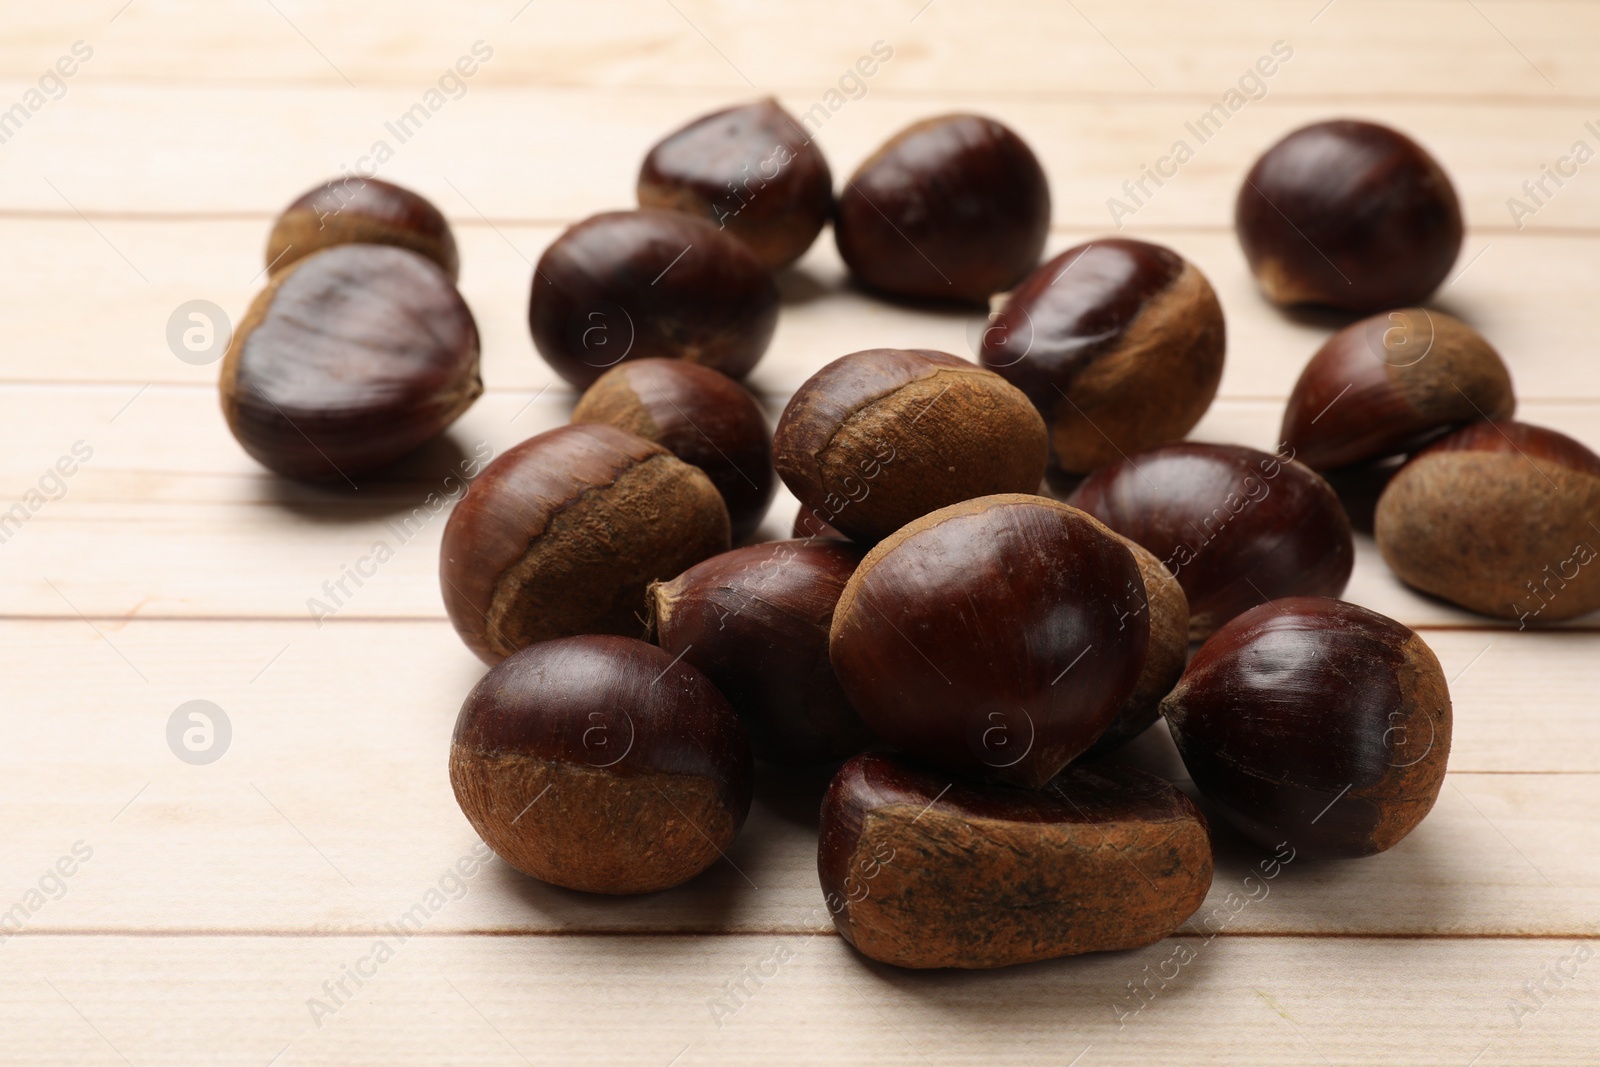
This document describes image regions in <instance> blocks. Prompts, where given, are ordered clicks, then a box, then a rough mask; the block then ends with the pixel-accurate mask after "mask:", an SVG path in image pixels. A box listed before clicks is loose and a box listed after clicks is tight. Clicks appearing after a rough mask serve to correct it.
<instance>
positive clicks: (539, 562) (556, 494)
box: [439, 423, 729, 664]
mask: <svg viewBox="0 0 1600 1067" xmlns="http://www.w3.org/2000/svg"><path fill="white" fill-rule="evenodd" d="M728 543H729V542H728V509H727V507H726V506H724V504H723V503H722V497H721V496H720V495H719V494H718V493H717V489H716V486H714V485H712V484H711V479H709V478H707V477H706V475H705V472H704V471H702V470H701V469H700V468H699V467H691V466H690V465H689V464H687V463H685V462H683V461H682V460H680V459H679V458H678V457H676V456H674V455H673V454H672V453H671V452H668V451H667V450H666V449H665V448H662V447H661V446H660V445H658V444H655V443H654V442H652V441H646V440H645V439H644V438H642V437H639V436H637V435H635V434H631V433H626V432H624V431H622V430H619V429H617V428H616V427H614V426H606V425H604V424H599V423H585V424H582V425H578V426H562V427H560V428H558V429H554V430H550V431H549V432H547V433H542V434H539V435H538V436H537V437H531V438H529V439H528V440H526V441H524V442H522V443H521V444H520V445H517V446H516V447H515V448H512V449H510V450H508V451H506V452H504V453H502V454H501V455H499V456H497V457H496V458H495V460H494V461H493V462H492V463H490V464H489V465H488V466H487V467H485V468H484V470H483V473H482V474H480V475H478V477H477V479H476V480H475V481H473V483H472V485H471V486H470V487H469V488H468V489H467V492H466V494H465V495H464V496H463V497H462V498H461V502H460V503H458V504H457V505H456V507H455V510H454V511H453V512H451V513H450V521H449V522H448V523H446V524H445V528H444V537H443V540H442V542H441V544H440V546H439V584H440V588H441V591H442V592H443V594H444V606H445V610H446V611H447V612H448V613H449V615H450V622H451V623H452V624H453V625H454V626H455V628H456V633H458V634H460V635H461V639H462V640H463V641H465V642H466V644H467V647H468V648H470V649H472V651H473V652H475V653H476V654H477V655H478V657H479V658H480V659H482V660H483V661H484V662H485V663H491V664H493V663H498V662H500V661H501V660H502V659H505V658H506V657H507V656H509V655H511V654H512V653H513V652H515V651H516V650H517V649H519V648H523V647H525V646H527V645H531V644H535V643H537V642H540V641H548V640H551V639H553V638H557V637H571V636H575V635H578V634H620V635H622V636H625V637H643V636H644V634H645V605H646V601H645V591H646V589H647V588H648V587H649V585H650V583H651V582H655V581H660V580H662V579H664V578H670V577H672V576H673V575H675V574H679V573H681V572H682V571H683V570H684V568H686V567H689V566H692V565H694V564H696V563H699V562H700V561H701V560H703V559H705V558H707V557H708V556H714V555H716V554H717V553H718V552H726V551H727V550H728Z"/></svg>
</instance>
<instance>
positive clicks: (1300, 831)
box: [1161, 597, 1451, 857]
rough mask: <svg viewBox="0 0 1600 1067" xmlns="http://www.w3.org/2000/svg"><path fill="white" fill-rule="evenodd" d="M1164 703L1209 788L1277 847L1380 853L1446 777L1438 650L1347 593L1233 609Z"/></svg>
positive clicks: (1445, 710) (1428, 804) (1417, 817)
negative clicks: (1339, 596) (1232, 616)
mask: <svg viewBox="0 0 1600 1067" xmlns="http://www.w3.org/2000/svg"><path fill="white" fill-rule="evenodd" d="M1161 712H1162V714H1163V715H1164V716H1165V717H1166V719H1167V723H1168V725H1169V726H1171V728H1172V738H1173V740H1174V741H1175V742H1176V743H1177V746H1178V752H1179V753H1180V754H1181V755H1182V756H1183V763H1184V766H1185V767H1187V768H1188V770H1189V774H1190V775H1191V776H1192V777H1193V779H1194V783H1195V785H1196V786H1198V787H1199V789H1200V792H1201V793H1202V794H1203V795H1204V796H1205V798H1206V799H1207V800H1209V801H1211V802H1212V803H1213V804H1215V805H1216V806H1217V808H1218V809H1220V810H1221V812H1222V813H1223V815H1225V816H1226V817H1227V819H1228V821H1229V822H1231V823H1233V825H1234V826H1236V827H1238V829H1239V830H1240V831H1241V832H1242V833H1243V834H1244V835H1245V836H1246V837H1249V838H1250V839H1251V840H1252V841H1255V842H1256V843H1257V844H1260V845H1264V846H1266V847H1268V848H1273V847H1276V846H1277V845H1278V844H1280V843H1282V842H1287V843H1288V844H1289V845H1290V846H1291V847H1292V848H1294V849H1295V851H1296V852H1300V853H1304V854H1306V855H1308V856H1313V857H1316V856H1330V857H1354V856H1368V855H1371V854H1373V853H1375V852H1382V851H1383V850H1385V849H1387V848H1391V847H1393V846H1394V845H1395V844H1397V843H1398V842H1399V841H1400V839H1401V838H1403V837H1405V836H1406V834H1408V833H1410V832H1411V831H1412V829H1414V828H1415V827H1416V825H1417V824H1418V823H1419V822H1421V821H1422V818H1423V816H1425V815H1427V814H1428V811H1429V809H1431V808H1432V807H1433V802H1434V800H1435V799H1436V798H1437V797H1438V795H1439V790H1440V788H1441V787H1442V786H1443V785H1444V772H1445V762H1446V760H1447V759H1448V758H1449V755H1450V727H1451V715H1450V692H1449V688H1448V686H1447V685H1446V683H1445V677H1444V672H1443V671H1442V670H1441V669H1440V667H1439V661H1438V659H1437V658H1435V657H1434V654H1433V652H1432V650H1430V649H1429V648H1428V646H1427V645H1426V644H1425V643H1424V642H1423V641H1422V639H1421V638H1420V637H1418V636H1417V635H1416V634H1414V633H1412V632H1411V631H1410V630H1409V629H1407V628H1406V627H1404V626H1402V625H1400V624H1399V623H1397V622H1395V621H1394V620H1393V619H1390V618H1386V617H1385V616H1382V615H1379V614H1378V613H1376V612H1373V611H1368V610H1367V609H1366V608H1361V607H1357V606H1356V605H1354V604H1347V603H1345V602H1343V601H1340V600H1333V599H1330V598H1327V597H1290V598H1287V599H1284V600H1275V601H1272V602H1271V603H1268V604H1262V605H1260V606H1258V607H1255V608H1252V609H1251V610H1250V611H1247V612H1245V613H1244V614H1243V615H1240V616H1238V617H1237V618H1235V619H1233V620H1232V621H1231V622H1229V623H1228V624H1227V625H1225V626H1224V627H1222V629H1220V630H1218V631H1217V632H1216V633H1215V634H1213V635H1212V637H1211V639H1210V640H1208V641H1207V642H1206V643H1205V644H1204V645H1203V646H1202V647H1201V649H1200V651H1199V652H1197V653H1195V657H1194V659H1193V660H1192V661H1191V662H1190V664H1189V668H1188V670H1186V671H1185V672H1184V675H1183V679H1182V680H1181V681H1180V682H1179V683H1178V687H1177V688H1176V689H1174V690H1173V692H1172V694H1171V695H1170V696H1168V697H1167V699H1166V700H1165V701H1164V702H1163V703H1162V705H1161Z"/></svg>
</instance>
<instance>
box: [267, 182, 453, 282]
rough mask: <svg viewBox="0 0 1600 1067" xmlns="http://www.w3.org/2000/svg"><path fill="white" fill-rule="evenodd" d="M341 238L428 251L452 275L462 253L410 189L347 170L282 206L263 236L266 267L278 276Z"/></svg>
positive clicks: (441, 219) (430, 207)
mask: <svg viewBox="0 0 1600 1067" xmlns="http://www.w3.org/2000/svg"><path fill="white" fill-rule="evenodd" d="M341 244H380V245H394V246H396V247H398V248H408V249H410V250H411V251H413V252H415V253H417V254H418V255H422V256H426V257H428V258H429V259H431V260H433V261H434V262H435V263H437V264H438V265H439V269H440V270H442V271H444V272H445V274H447V275H449V277H450V280H451V281H455V280H456V278H457V276H459V274H460V273H461V258H460V255H459V254H458V253H457V251H456V239H455V235H454V234H453V233H451V232H450V224H449V223H448V222H446V221H445V218H444V216H443V215H442V214H440V213H439V209H438V208H436V207H434V206H433V204H432V203H430V202H429V201H428V200H427V199H425V198H424V197H421V196H418V195H417V194H416V193H413V192H412V191H411V190H410V189H405V188H402V187H401V186H398V185H393V184H391V183H389V182H386V181H381V180H379V179H377V178H363V177H360V176H358V175H345V176H343V177H340V178H335V179H330V180H329V181H327V182H324V183H323V184H321V185H319V186H317V187H316V188H314V189H308V190H307V191H306V192H305V193H303V194H301V195H300V196H299V197H298V198H296V199H295V201H294V203H292V204H290V205H289V206H288V207H286V208H284V209H283V214H281V215H279V216H278V221H277V222H276V223H274V224H273V227H272V235H271V236H270V237H269V238H268V239H267V270H268V271H269V272H270V273H271V274H272V275H273V276H276V275H277V274H278V273H279V272H280V271H282V270H284V269H285V268H287V267H288V266H290V265H291V264H293V263H296V262H299V261H300V260H302V259H304V258H305V257H306V256H309V255H310V254H311V253H313V252H317V251H320V250H322V249H324V248H331V247H332V246H334V245H341Z"/></svg>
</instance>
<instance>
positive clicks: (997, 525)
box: [829, 493, 1150, 788]
mask: <svg viewBox="0 0 1600 1067" xmlns="http://www.w3.org/2000/svg"><path fill="white" fill-rule="evenodd" d="M1149 639H1150V622H1149V611H1148V608H1147V606H1146V604H1145V591H1144V584H1143V580H1142V577H1141V575H1140V573H1139V567H1138V565H1137V564H1136V563H1135V562H1134V559H1133V556H1132V554H1131V553H1130V552H1129V551H1128V550H1127V549H1126V548H1124V547H1123V546H1122V545H1121V544H1120V543H1119V542H1118V541H1117V539H1116V538H1115V537H1113V536H1112V535H1111V534H1110V533H1108V532H1107V531H1106V530H1105V529H1104V528H1103V527H1102V526H1101V525H1100V524H1099V523H1097V522H1095V521H1094V520H1093V519H1090V518H1089V517H1088V516H1086V515H1084V514H1083V513H1082V512H1080V511H1078V510H1077V509H1075V508H1070V507H1067V506H1066V505H1065V504H1060V503H1057V502H1056V501H1053V500H1048V499H1045V498H1044V497H1037V496H1026V495H1023V494H1020V493H1017V494H1007V495H1003V496H990V497H982V498H979V499H977V500H968V501H964V502H962V503H960V504H954V505H951V506H950V507H947V508H943V509H941V510H939V511H935V512H933V513H932V514H929V515H925V516H923V517H922V518H920V519H917V520H916V521H915V522H912V523H909V524H907V525H906V526H904V527H903V528H901V529H900V530H898V531H896V532H895V533H894V534H893V535H892V536H890V537H888V538H886V539H885V540H883V541H881V542H879V544H878V545H877V546H876V547H875V548H873V549H872V551H871V552H869V553H868V554H867V556H866V558H865V560H863V561H862V564H861V566H860V567H858V568H857V569H856V572H855V574H854V575H852V576H851V578H850V581H849V583H848V584H847V585H846V586H845V589H844V593H843V594H842V595H841V596H840V598H839V603H838V606H837V607H836V608H835V609H834V613H833V631H832V634H831V637H830V641H829V649H830V657H831V659H832V661H833V668H834V671H835V672H837V674H838V676H839V681H840V683H841V684H842V685H843V686H844V691H845V693H846V695H848V696H849V697H850V702H851V703H852V704H854V705H855V707H856V710H858V711H859V712H860V713H861V717H862V718H863V719H865V720H866V723H867V725H868V726H869V727H871V728H872V730H873V732H874V733H876V734H877V735H878V736H879V737H881V738H882V739H883V740H884V741H886V742H888V743H889V744H890V745H892V746H894V747H895V748H899V749H901V750H903V751H905V752H906V753H908V754H910V755H913V756H915V757H917V758H920V759H923V760H926V761H928V762H929V763H932V764H934V765H936V766H939V767H942V768H945V769H947V770H950V771H954V772H956V773H961V774H970V775H976V776H979V777H987V778H993V779H996V780H999V781H1004V782H1011V783H1014V784H1018V785H1023V786H1027V787H1030V788H1039V787H1041V786H1043V785H1044V783H1045V782H1047V781H1049V780H1050V778H1051V777H1053V776H1054V775H1055V774H1056V773H1057V772H1058V771H1060V770H1061V768H1062V767H1064V766H1066V764H1067V763H1068V762H1069V761H1070V760H1072V759H1073V758H1074V757H1076V756H1077V755H1079V754H1080V753H1082V752H1083V751H1084V750H1086V749H1087V748H1088V747H1089V746H1090V745H1091V744H1093V743H1094V742H1095V740H1096V739H1097V738H1099V736H1100V735H1101V734H1102V733H1104V732H1105V729H1106V727H1107V726H1109V725H1110V724H1111V721H1112V720H1113V719H1114V718H1115V717H1116V715H1117V713H1118V711H1119V709H1120V708H1121V707H1122V705H1123V703H1124V702H1125V701H1126V700H1127V698H1128V696H1129V694H1130V693H1132V691H1133V687H1134V684H1135V683H1136V682H1137V680H1138V677H1139V673H1140V669H1141V667H1142V666H1143V664H1144V660H1145V652H1146V649H1147V647H1148V645H1149Z"/></svg>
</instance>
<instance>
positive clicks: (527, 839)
mask: <svg viewBox="0 0 1600 1067" xmlns="http://www.w3.org/2000/svg"><path fill="white" fill-rule="evenodd" d="M751 779H752V774H751V762H750V745H749V743H748V742H747V741H746V740H745V736H744V731H743V730H742V729H741V728H740V726H739V720H738V717H737V716H735V715H734V713H733V709H732V708H730V707H728V702H727V701H725V700H723V699H722V695H721V694H720V693H718V692H717V690H716V687H715V686H713V685H712V684H711V683H710V682H708V681H706V679H705V677H704V676H703V675H701V674H700V672H699V671H697V670H695V669H694V668H693V667H691V666H689V665H688V664H686V663H683V662H680V661H677V660H674V659H673V658H672V657H670V656H668V655H667V654H666V653H665V652H662V651H661V650H660V649H659V648H656V647H655V646H654V645H647V644H645V643H644V642H643V641H635V640H633V639H632V638H628V637H607V636H584V637H568V638H563V639H561V640H558V641H546V642H544V643H543V644H538V645H533V646H531V647H529V648H525V649H523V650H522V651H520V652H518V653H517V654H516V655H514V656H512V657H510V658H509V659H507V660H506V661H505V662H504V663H501V664H500V665H499V666H498V667H495V668H494V669H493V670H492V671H490V672H489V673H488V674H486V675H484V676H483V679H482V680H481V681H479V682H478V684H477V686H475V687H474V688H473V690H472V692H471V693H470V694H468V696H467V700H466V703H464V704H462V705H461V714H460V717H459V718H457V719H456V729H455V737H454V738H453V740H452V742H451V745H450V784H451V786H452V787H453V788H454V789H455V794H456V802H457V803H459V804H460V805H461V810H462V812H463V813H464V814H465V815H466V817H467V821H468V822H470V823H472V828H473V829H474V830H476V831H478V835H479V836H480V837H482V838H483V840H484V842H485V843H486V844H487V845H488V846H489V847H490V848H492V849H494V851H495V853H496V854H497V855H498V856H499V857H500V858H501V859H503V860H505V861H506V862H507V863H509V864H511V866H513V867H515V868H516V869H517V870H519V871H522V872H523V873H524V874H531V875H532V876H533V877H535V878H538V879H539V880H541V881H544V882H549V883H551V884H552V885H559V886H565V887H566V888H568V889H580V890H583V891H584V892H586V893H653V892H655V891H657V890H660V889H667V888H670V887H671V886H675V885H678V884H679V883H681V882H686V881H688V880H689V879H690V878H693V877H694V876H695V875H697V874H699V873H700V872H701V871H703V870H705V869H706V868H707V867H709V866H711V865H712V864H713V863H715V862H716V861H717V858H718V857H719V856H720V855H722V853H723V852H724V851H725V850H726V849H727V848H728V847H729V846H730V845H731V844H733V839H734V837H735V836H736V835H737V834H738V833H739V828H740V827H741V826H742V825H744V819H745V816H746V815H747V814H748V813H749V811H750V793H751Z"/></svg>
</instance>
